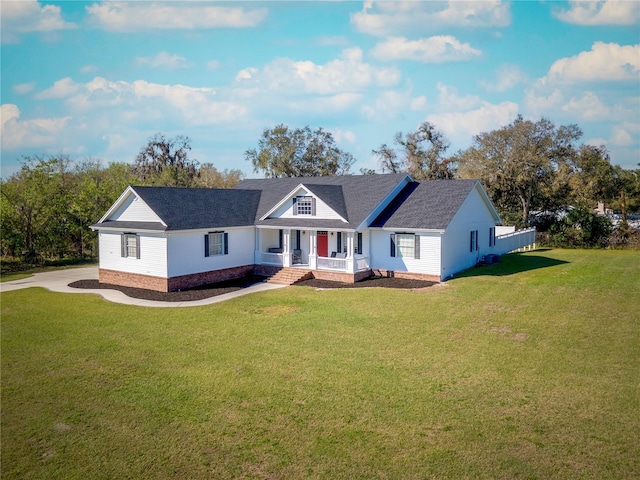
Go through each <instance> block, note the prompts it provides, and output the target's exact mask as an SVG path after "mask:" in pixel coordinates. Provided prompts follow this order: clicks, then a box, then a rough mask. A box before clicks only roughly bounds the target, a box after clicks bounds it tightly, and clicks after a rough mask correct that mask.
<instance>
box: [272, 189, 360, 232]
mask: <svg viewBox="0 0 640 480" xmlns="http://www.w3.org/2000/svg"><path fill="white" fill-rule="evenodd" d="M293 217H295V218H298V219H303V218H309V219H322V220H341V221H342V222H344V223H347V222H348V219H347V209H346V207H345V203H344V195H343V193H342V187H341V186H339V185H312V184H309V185H305V184H302V183H301V184H299V185H298V186H297V187H296V188H295V189H293V190H292V191H291V192H289V194H287V195H286V196H285V197H283V198H282V200H280V202H278V203H277V204H276V205H275V206H274V207H273V208H272V209H271V210H269V211H268V212H267V213H266V214H265V215H263V217H262V218H261V220H265V219H267V218H293Z"/></svg>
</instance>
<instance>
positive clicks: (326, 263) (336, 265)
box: [318, 257, 347, 272]
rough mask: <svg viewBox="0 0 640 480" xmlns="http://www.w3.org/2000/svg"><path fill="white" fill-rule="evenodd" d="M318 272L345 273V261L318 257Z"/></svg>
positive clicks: (344, 259) (343, 259)
mask: <svg viewBox="0 0 640 480" xmlns="http://www.w3.org/2000/svg"><path fill="white" fill-rule="evenodd" d="M318 270H341V271H345V272H346V271H347V259H346V258H327V257H318Z"/></svg>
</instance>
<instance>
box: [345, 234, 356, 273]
mask: <svg viewBox="0 0 640 480" xmlns="http://www.w3.org/2000/svg"><path fill="white" fill-rule="evenodd" d="M347 272H349V273H355V272H356V262H355V258H354V255H353V232H347Z"/></svg>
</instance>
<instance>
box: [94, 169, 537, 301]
mask: <svg viewBox="0 0 640 480" xmlns="http://www.w3.org/2000/svg"><path fill="white" fill-rule="evenodd" d="M499 223H500V218H499V216H498V214H497V212H496V210H495V208H494V207H493V205H492V203H491V201H490V199H489V198H488V196H487V194H486V193H485V191H484V189H483V188H482V185H481V184H480V183H479V182H478V181H475V180H438V181H430V182H416V181H414V180H413V179H412V178H411V177H410V176H409V175H407V174H393V175H353V176H334V177H309V178H276V179H250V180H245V181H243V182H241V183H240V184H239V185H238V186H237V187H236V188H234V189H228V190H220V189H185V188H168V187H165V188H163V187H129V188H127V190H126V191H125V192H124V193H123V194H122V195H121V196H120V198H119V199H118V200H117V201H116V202H115V203H114V205H113V206H112V207H111V208H110V209H109V210H108V211H107V212H106V214H105V215H104V216H103V217H102V219H100V221H99V222H98V223H97V224H96V225H93V226H92V228H94V229H95V230H98V231H99V232H100V235H99V247H100V281H101V282H105V283H115V284H119V285H127V286H135V287H142V288H149V289H154V290H160V291H171V290H176V289H181V288H189V287H193V286H197V285H202V284H205V283H212V282H217V281H223V280H228V279H232V278H237V277H241V276H245V275H248V274H251V273H252V272H258V273H262V274H265V273H266V272H272V271H273V270H274V269H275V270H277V269H283V268H287V269H293V270H296V271H297V272H298V273H299V274H300V275H301V276H303V275H304V276H308V275H313V276H315V277H317V278H326V279H332V280H340V281H347V282H354V281H358V280H361V279H363V278H366V277H367V276H370V275H372V274H382V275H395V276H412V277H420V278H426V279H431V280H436V281H440V280H443V279H446V278H449V277H450V276H451V275H453V274H455V273H457V272H459V271H461V270H464V269H467V268H469V267H472V266H474V265H476V264H477V263H478V262H480V261H481V260H482V259H483V258H484V257H485V256H487V255H489V254H491V253H504V252H502V251H500V250H501V249H503V248H511V247H512V246H513V245H515V244H518V242H522V241H527V242H529V243H532V242H531V239H533V241H535V231H533V236H532V235H531V232H530V231H527V232H525V233H526V235H522V236H520V235H519V233H518V232H509V233H508V234H507V235H508V236H509V238H508V241H507V239H506V238H502V237H500V236H499V235H498V236H497V235H496V226H497V225H498V224H499ZM507 245H508V247H507Z"/></svg>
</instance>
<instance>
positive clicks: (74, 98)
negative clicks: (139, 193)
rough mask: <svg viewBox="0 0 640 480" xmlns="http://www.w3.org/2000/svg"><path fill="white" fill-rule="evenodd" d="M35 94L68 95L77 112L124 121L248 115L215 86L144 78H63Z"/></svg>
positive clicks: (202, 121)
mask: <svg viewBox="0 0 640 480" xmlns="http://www.w3.org/2000/svg"><path fill="white" fill-rule="evenodd" d="M36 98H39V99H65V101H66V103H67V105H68V106H69V107H70V108H71V109H72V111H74V112H76V113H80V114H83V115H98V116H99V115H103V116H105V115H106V116H110V115H115V116H117V121H118V122H125V123H126V122H143V121H145V122H150V121H153V120H154V119H162V118H173V119H174V120H176V121H182V122H185V123H187V124H189V125H211V124H218V123H225V122H229V121H232V120H237V119H239V118H242V117H244V116H245V115H246V107H244V106H243V105H241V104H236V103H233V102H229V101H223V100H220V98H219V94H218V91H217V90H216V89H214V88H195V87H188V86H184V85H163V84H158V83H151V82H147V81H145V80H137V81H134V82H125V81H115V82H114V81H109V80H106V79H105V78H102V77H95V78H94V79H93V80H91V81H89V82H87V83H76V82H74V81H73V80H71V79H70V78H64V79H62V80H58V81H57V82H55V83H54V85H53V86H52V87H51V88H49V89H47V90H45V91H43V92H41V93H39V94H38V95H37V96H36Z"/></svg>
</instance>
